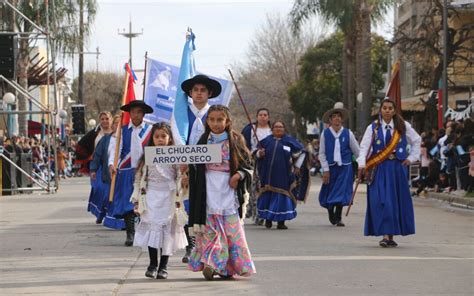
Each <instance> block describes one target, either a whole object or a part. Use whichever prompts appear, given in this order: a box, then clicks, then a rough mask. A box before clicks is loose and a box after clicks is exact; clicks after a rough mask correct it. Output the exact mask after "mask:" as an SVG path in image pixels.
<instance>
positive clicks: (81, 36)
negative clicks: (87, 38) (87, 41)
mask: <svg viewBox="0 0 474 296" xmlns="http://www.w3.org/2000/svg"><path fill="white" fill-rule="evenodd" d="M77 94H78V98H77V103H78V104H82V102H83V101H84V100H83V98H84V2H83V0H79V90H78V92H77Z"/></svg>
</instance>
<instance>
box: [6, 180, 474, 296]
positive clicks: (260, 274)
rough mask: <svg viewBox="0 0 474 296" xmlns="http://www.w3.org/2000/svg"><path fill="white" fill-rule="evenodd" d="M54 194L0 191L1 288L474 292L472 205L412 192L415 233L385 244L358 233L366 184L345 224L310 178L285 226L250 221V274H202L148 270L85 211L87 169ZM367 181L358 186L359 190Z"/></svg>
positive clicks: (174, 265) (176, 260)
mask: <svg viewBox="0 0 474 296" xmlns="http://www.w3.org/2000/svg"><path fill="white" fill-rule="evenodd" d="M61 185H62V187H61V188H60V191H59V193H58V194H55V195H39V194H37V193H35V194H31V195H22V196H14V197H0V272H1V273H0V295H17V294H45V295H71V294H82V295H110V294H112V295H127V294H128V295H147V294H149V295H157V294H160V295H191V294H192V295H224V294H223V293H228V294H231V295H473V294H474V286H473V279H474V244H473V243H474V240H473V238H474V211H470V210H463V209H456V208H452V207H449V206H447V205H446V204H444V203H442V202H439V201H435V200H427V199H416V200H415V213H416V225H417V235H415V236H409V237H404V238H399V239H398V240H397V241H398V242H399V244H400V247H399V248H396V249H382V248H380V247H378V245H377V242H378V240H379V239H380V238H368V237H364V236H363V235H362V230H363V219H364V211H365V201H364V193H363V192H361V193H360V194H358V196H357V200H356V204H355V205H354V207H353V210H352V211H351V215H350V216H349V217H348V218H346V219H345V222H346V227H344V228H337V227H334V226H330V225H328V221H327V215H326V212H325V211H324V210H322V209H321V208H320V207H319V205H318V203H317V201H316V194H317V192H318V189H319V186H320V185H319V179H313V187H312V189H311V194H310V198H309V200H308V202H307V203H306V204H304V205H300V206H299V207H298V217H297V218H296V220H294V221H290V222H289V223H288V226H289V228H290V229H289V230H286V231H285V230H276V229H271V230H267V229H265V228H264V227H262V226H255V225H251V224H247V225H246V234H247V239H248V241H249V245H250V248H251V251H252V254H253V258H254V260H255V265H256V267H257V274H256V275H255V276H253V277H252V278H250V279H247V278H245V279H237V280H233V281H221V280H216V281H214V282H206V281H204V279H203V278H202V276H201V274H200V273H192V272H189V271H187V270H186V268H185V266H184V265H183V264H182V263H180V258H181V255H182V252H180V253H178V254H176V256H174V257H172V258H171V259H170V266H169V274H170V275H169V279H168V280H166V281H163V280H162V281H159V280H152V279H148V278H145V277H144V272H145V269H146V266H147V263H148V261H147V260H148V255H147V253H141V252H140V250H138V249H135V248H126V247H123V246H122V243H123V240H124V233H123V232H122V231H112V230H108V229H105V228H103V227H101V226H98V225H95V224H94V218H93V217H92V216H91V215H90V214H89V213H87V212H86V211H85V208H86V203H87V199H88V190H89V187H88V181H87V179H86V178H76V179H69V180H66V181H64V182H62V184H61ZM363 190H364V188H362V191H363Z"/></svg>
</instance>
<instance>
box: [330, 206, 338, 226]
mask: <svg viewBox="0 0 474 296" xmlns="http://www.w3.org/2000/svg"><path fill="white" fill-rule="evenodd" d="M328 214H329V222H330V223H331V224H332V225H336V223H337V222H336V219H335V214H334V206H332V207H330V208H328Z"/></svg>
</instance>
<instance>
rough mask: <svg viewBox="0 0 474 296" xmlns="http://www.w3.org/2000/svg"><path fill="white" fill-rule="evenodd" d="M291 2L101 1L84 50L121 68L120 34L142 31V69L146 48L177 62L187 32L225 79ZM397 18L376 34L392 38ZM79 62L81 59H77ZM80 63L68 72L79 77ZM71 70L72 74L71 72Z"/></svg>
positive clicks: (200, 65) (138, 53)
mask: <svg viewBox="0 0 474 296" xmlns="http://www.w3.org/2000/svg"><path fill="white" fill-rule="evenodd" d="M292 5H293V1H292V0H136V1H124V0H98V11H97V14H96V19H95V22H94V25H93V31H92V35H91V36H90V38H89V41H88V44H87V45H86V46H87V47H86V49H85V51H86V52H95V51H96V48H97V47H99V51H100V55H99V60H98V69H99V71H113V72H119V71H121V69H123V64H124V63H125V62H127V61H128V55H129V41H128V38H125V37H124V36H121V35H119V34H118V31H119V30H120V32H123V29H125V30H126V31H127V32H128V28H129V21H130V19H131V21H132V32H142V29H143V34H142V35H140V36H139V37H137V38H133V40H132V43H133V46H132V48H133V57H132V60H133V67H134V68H135V69H143V67H144V56H145V52H148V56H149V57H150V58H153V59H157V60H159V61H162V62H166V63H170V64H175V65H178V66H179V64H180V61H181V54H182V50H183V45H184V42H185V36H186V30H187V28H188V27H190V28H192V30H193V32H194V34H195V35H196V39H195V45H196V51H195V52H194V56H195V61H196V68H197V70H198V71H201V72H204V73H206V74H209V75H214V76H218V77H222V78H225V77H226V73H227V69H228V68H229V66H231V65H233V64H238V63H245V56H246V52H247V49H248V45H249V42H250V40H251V39H252V38H253V36H254V35H255V32H256V31H257V30H258V28H259V27H261V26H262V25H263V23H264V22H265V19H266V15H268V14H269V15H274V14H280V15H282V16H285V17H286V16H287V15H288V12H289V11H290V10H291V7H292ZM392 20H393V16H392V15H388V18H387V21H386V24H384V25H382V26H379V28H377V29H376V31H377V32H379V33H381V34H383V35H384V36H387V37H388V36H390V24H391V23H392V22H393V21H392ZM96 62H97V60H96V55H94V54H88V55H85V69H86V70H91V71H92V70H96V67H97V65H96ZM74 64H75V65H77V62H76V63H74ZM77 71H78V69H77V66H71V67H70V73H69V75H72V76H74V77H75V76H77ZM71 72H72V73H71Z"/></svg>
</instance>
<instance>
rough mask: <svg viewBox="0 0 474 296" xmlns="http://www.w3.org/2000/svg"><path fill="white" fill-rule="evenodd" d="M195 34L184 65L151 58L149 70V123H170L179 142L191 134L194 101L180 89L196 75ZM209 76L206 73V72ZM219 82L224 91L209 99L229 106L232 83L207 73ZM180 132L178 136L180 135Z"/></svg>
mask: <svg viewBox="0 0 474 296" xmlns="http://www.w3.org/2000/svg"><path fill="white" fill-rule="evenodd" d="M194 38H195V37H194V34H193V33H192V32H190V33H189V36H188V38H187V39H186V43H185V45H184V49H183V56H182V60H181V67H177V66H174V65H171V64H167V63H163V62H160V61H157V60H153V59H151V58H148V60H147V71H146V77H147V79H146V85H145V96H144V98H143V100H144V101H145V103H147V104H148V105H150V106H152V107H153V113H151V114H147V115H146V116H145V120H146V121H148V122H159V121H165V122H170V124H171V126H172V128H173V135H174V139H175V142H176V144H178V145H179V144H185V143H186V140H187V137H188V134H189V122H188V105H189V104H191V103H192V100H191V99H190V98H188V96H187V94H185V93H184V92H183V90H182V89H181V83H182V82H183V81H184V80H186V79H189V78H191V77H193V76H194V75H197V74H204V73H200V72H196V71H195V66H194V58H193V51H194V50H195V46H194ZM205 75H207V74H205ZM207 76H208V77H210V78H212V79H215V80H217V81H219V83H220V84H221V86H222V92H221V94H220V95H219V96H218V97H216V98H212V99H210V100H209V104H210V105H216V104H222V105H225V106H228V105H229V102H230V98H231V93H232V88H233V85H232V82H231V81H229V80H226V79H221V78H217V77H213V76H211V75H207ZM178 135H179V136H178Z"/></svg>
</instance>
